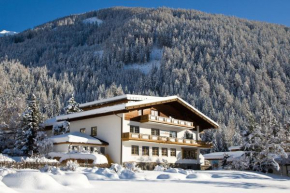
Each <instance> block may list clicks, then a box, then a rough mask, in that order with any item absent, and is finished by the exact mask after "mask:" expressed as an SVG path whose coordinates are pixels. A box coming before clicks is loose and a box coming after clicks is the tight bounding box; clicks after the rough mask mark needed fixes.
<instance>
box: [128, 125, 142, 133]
mask: <svg viewBox="0 0 290 193" xmlns="http://www.w3.org/2000/svg"><path fill="white" fill-rule="evenodd" d="M130 132H131V133H139V132H140V131H139V126H133V125H131V126H130Z"/></svg>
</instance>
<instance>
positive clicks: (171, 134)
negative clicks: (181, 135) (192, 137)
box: [169, 131, 177, 138]
mask: <svg viewBox="0 0 290 193" xmlns="http://www.w3.org/2000/svg"><path fill="white" fill-rule="evenodd" d="M169 137H172V138H177V132H176V131H170V133H169Z"/></svg>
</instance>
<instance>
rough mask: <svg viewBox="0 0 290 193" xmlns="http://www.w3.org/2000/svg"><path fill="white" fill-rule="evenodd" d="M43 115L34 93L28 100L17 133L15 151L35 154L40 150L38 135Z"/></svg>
mask: <svg viewBox="0 0 290 193" xmlns="http://www.w3.org/2000/svg"><path fill="white" fill-rule="evenodd" d="M41 122H42V115H41V113H40V111H39V106H38V102H37V99H36V96H35V95H34V94H32V95H31V96H30V98H29V99H28V102H27V107H26V110H25V111H24V113H23V114H22V121H21V128H20V129H18V131H17V134H16V142H15V151H14V152H17V153H22V154H24V155H33V153H36V152H37V151H38V149H37V143H36V142H37V141H36V136H37V132H38V131H39V130H40V123H41Z"/></svg>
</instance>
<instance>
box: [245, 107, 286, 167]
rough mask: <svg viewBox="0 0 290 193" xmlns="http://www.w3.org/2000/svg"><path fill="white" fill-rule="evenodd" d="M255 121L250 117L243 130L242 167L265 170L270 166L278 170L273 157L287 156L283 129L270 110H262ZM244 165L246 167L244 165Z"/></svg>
mask: <svg viewBox="0 0 290 193" xmlns="http://www.w3.org/2000/svg"><path fill="white" fill-rule="evenodd" d="M260 117H261V118H260V121H259V122H256V121H255V119H254V118H253V117H251V118H250V121H249V123H250V124H249V126H248V127H247V128H246V129H245V131H244V132H243V138H244V145H243V147H242V149H243V150H244V151H245V157H244V158H243V159H241V162H243V163H241V165H243V167H244V168H246V169H250V170H255V171H263V172H266V171H267V170H268V169H269V168H270V167H274V168H275V169H276V170H279V169H280V168H279V164H278V163H277V162H276V160H275V158H277V157H281V158H287V157H288V156H287V154H286V153H285V150H284V148H283V144H285V138H283V137H282V135H285V132H284V131H285V130H284V128H283V127H282V126H281V124H279V123H278V122H277V120H276V119H275V117H274V116H273V115H272V113H271V111H270V110H269V109H268V110H264V111H263V113H262V115H261V116H260ZM245 166H246V167H245Z"/></svg>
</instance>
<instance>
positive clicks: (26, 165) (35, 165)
mask: <svg viewBox="0 0 290 193" xmlns="http://www.w3.org/2000/svg"><path fill="white" fill-rule="evenodd" d="M78 164H79V165H80V167H91V168H92V167H99V168H107V167H109V164H90V163H78ZM46 165H48V166H54V167H65V166H66V163H65V162H63V163H59V162H0V167H5V168H15V169H41V168H43V167H44V166H46Z"/></svg>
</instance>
